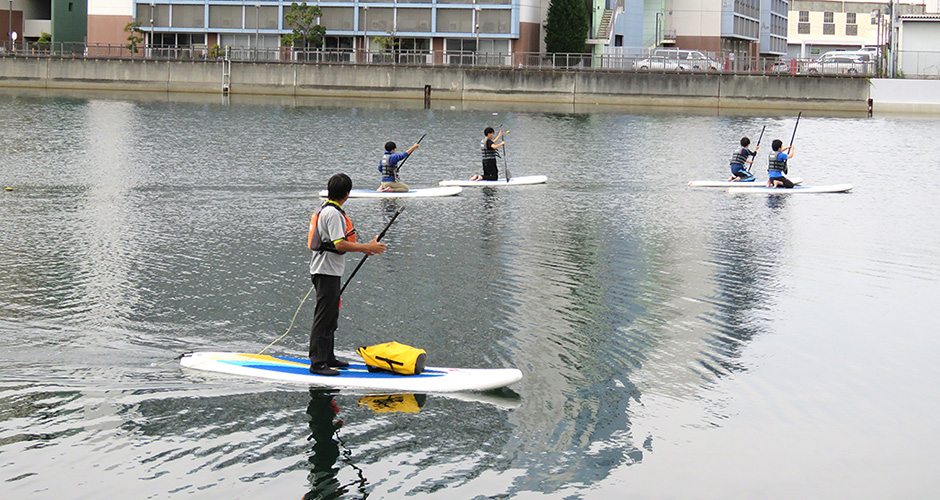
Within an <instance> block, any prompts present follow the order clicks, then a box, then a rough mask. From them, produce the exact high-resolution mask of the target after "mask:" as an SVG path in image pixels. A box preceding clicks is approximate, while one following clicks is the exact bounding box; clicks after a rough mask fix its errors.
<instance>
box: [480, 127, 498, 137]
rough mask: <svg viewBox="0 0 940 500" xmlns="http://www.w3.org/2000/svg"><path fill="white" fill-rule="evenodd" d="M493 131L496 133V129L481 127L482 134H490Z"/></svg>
mask: <svg viewBox="0 0 940 500" xmlns="http://www.w3.org/2000/svg"><path fill="white" fill-rule="evenodd" d="M493 133H496V131H495V130H493V127H486V128H485V129H483V135H490V134H493Z"/></svg>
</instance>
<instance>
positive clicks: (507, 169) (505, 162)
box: [503, 130, 510, 182]
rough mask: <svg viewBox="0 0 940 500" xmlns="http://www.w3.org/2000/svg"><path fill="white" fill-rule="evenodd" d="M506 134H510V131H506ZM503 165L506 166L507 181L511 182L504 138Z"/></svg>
mask: <svg viewBox="0 0 940 500" xmlns="http://www.w3.org/2000/svg"><path fill="white" fill-rule="evenodd" d="M506 135H509V131H508V130H507V131H506ZM503 167H505V168H506V182H509V178H510V175H509V159H508V158H507V157H506V139H503Z"/></svg>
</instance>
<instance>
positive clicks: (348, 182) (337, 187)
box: [326, 174, 352, 201]
mask: <svg viewBox="0 0 940 500" xmlns="http://www.w3.org/2000/svg"><path fill="white" fill-rule="evenodd" d="M326 191H327V194H328V195H329V198H330V199H331V200H333V201H339V200H342V199H343V198H345V197H346V196H347V195H349V192H350V191H352V179H350V178H349V176H348V175H346V174H334V175H333V177H330V180H329V182H327V183H326Z"/></svg>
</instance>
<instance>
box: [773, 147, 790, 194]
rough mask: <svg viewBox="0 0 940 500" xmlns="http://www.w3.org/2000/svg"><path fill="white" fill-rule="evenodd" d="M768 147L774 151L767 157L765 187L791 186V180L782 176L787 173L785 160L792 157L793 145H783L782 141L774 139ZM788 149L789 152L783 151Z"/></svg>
mask: <svg viewBox="0 0 940 500" xmlns="http://www.w3.org/2000/svg"><path fill="white" fill-rule="evenodd" d="M770 147H772V148H773V150H774V152H773V153H770V156H769V157H768V158H767V177H768V179H767V187H773V188H781V187H782V188H792V187H793V182H791V181H790V179H787V178H786V177H784V175H785V174H786V173H787V161H788V160H789V159H790V158H793V146H792V145H790V146H787V147H783V141H781V140H780V139H774V142H773V143H771V145H770ZM784 151H789V152H790V153H789V154H787V153H784Z"/></svg>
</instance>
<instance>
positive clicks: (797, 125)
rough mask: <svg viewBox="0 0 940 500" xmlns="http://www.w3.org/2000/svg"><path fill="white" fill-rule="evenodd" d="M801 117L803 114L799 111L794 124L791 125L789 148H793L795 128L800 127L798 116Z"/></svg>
mask: <svg viewBox="0 0 940 500" xmlns="http://www.w3.org/2000/svg"><path fill="white" fill-rule="evenodd" d="M802 115H803V112H802V111H800V112H799V113H798V114H797V115H796V124H795V125H793V136H792V137H790V146H793V139H796V127H799V126H800V116H802Z"/></svg>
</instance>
